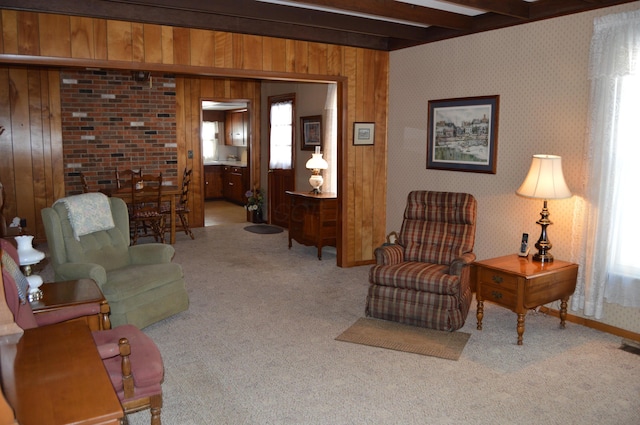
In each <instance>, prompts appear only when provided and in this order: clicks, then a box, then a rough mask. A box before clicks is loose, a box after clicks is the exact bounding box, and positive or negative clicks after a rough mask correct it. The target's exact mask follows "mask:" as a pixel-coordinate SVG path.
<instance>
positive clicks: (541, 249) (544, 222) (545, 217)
mask: <svg viewBox="0 0 640 425" xmlns="http://www.w3.org/2000/svg"><path fill="white" fill-rule="evenodd" d="M536 223H538V224H539V225H540V227H542V231H541V232H540V238H538V242H536V245H535V247H536V248H538V252H537V253H536V254H533V261H540V262H542V263H550V262H552V261H553V255H551V254H550V253H549V250H550V249H551V242H549V239H548V238H547V227H548V226H549V225H550V224H553V223H552V222H551V220H549V210H548V209H547V200H546V199H545V201H544V207H543V208H542V211H541V212H540V220H538V221H536Z"/></svg>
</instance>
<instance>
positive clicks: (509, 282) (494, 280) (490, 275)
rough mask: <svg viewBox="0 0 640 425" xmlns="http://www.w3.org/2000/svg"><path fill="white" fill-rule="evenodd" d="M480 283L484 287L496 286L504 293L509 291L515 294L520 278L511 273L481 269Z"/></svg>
mask: <svg viewBox="0 0 640 425" xmlns="http://www.w3.org/2000/svg"><path fill="white" fill-rule="evenodd" d="M478 281H479V282H481V284H482V285H483V286H484V285H495V286H496V287H498V288H500V290H502V291H509V292H511V293H513V294H515V293H516V292H517V291H518V278H517V277H516V276H514V275H511V274H509V273H503V272H500V271H497V270H491V269H485V268H481V269H480V274H479V279H478Z"/></svg>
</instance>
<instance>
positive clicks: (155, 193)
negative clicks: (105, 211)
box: [129, 173, 165, 245]
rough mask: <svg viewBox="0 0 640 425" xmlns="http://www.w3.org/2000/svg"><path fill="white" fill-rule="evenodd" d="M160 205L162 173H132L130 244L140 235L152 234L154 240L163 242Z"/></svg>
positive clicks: (133, 243) (162, 217) (162, 218)
mask: <svg viewBox="0 0 640 425" xmlns="http://www.w3.org/2000/svg"><path fill="white" fill-rule="evenodd" d="M161 206H162V173H160V174H158V175H157V176H152V175H141V176H136V175H133V178H132V179H131V214H130V216H129V220H130V222H131V226H130V227H131V236H132V242H131V243H132V245H135V244H136V243H137V242H138V237H140V236H153V237H154V239H155V241H156V242H162V243H164V222H165V221H164V218H165V216H164V214H163V213H162V210H161Z"/></svg>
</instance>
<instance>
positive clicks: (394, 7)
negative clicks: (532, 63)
mask: <svg viewBox="0 0 640 425" xmlns="http://www.w3.org/2000/svg"><path fill="white" fill-rule="evenodd" d="M292 2H293V3H305V4H311V5H314V6H324V7H330V8H334V9H342V10H348V11H351V12H358V13H365V14H368V15H375V16H382V17H386V18H392V19H398V20H402V21H409V22H416V23H420V24H423V25H438V26H440V27H444V28H453V29H468V28H471V24H472V19H471V17H470V16H466V15H461V14H459V13H453V12H447V11H445V10H439V9H433V8H430V7H424V6H418V5H414V4H409V3H402V2H399V1H393V0H295V1H294V0H292Z"/></svg>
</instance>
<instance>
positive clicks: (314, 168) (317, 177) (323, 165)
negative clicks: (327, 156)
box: [306, 146, 329, 193]
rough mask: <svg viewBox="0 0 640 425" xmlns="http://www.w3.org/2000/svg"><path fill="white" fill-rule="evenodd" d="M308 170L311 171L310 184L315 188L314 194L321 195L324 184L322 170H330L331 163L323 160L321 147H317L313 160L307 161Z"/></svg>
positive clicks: (312, 156) (312, 155)
mask: <svg viewBox="0 0 640 425" xmlns="http://www.w3.org/2000/svg"><path fill="white" fill-rule="evenodd" d="M306 167H307V169H308V170H311V177H309V184H310V185H311V187H312V188H313V191H312V192H313V193H320V187H321V186H322V183H324V179H323V178H322V174H321V172H320V170H326V169H327V168H329V163H328V162H327V161H325V160H324V159H323V158H322V153H321V152H320V146H316V152H315V153H313V154H311V159H310V160H308V161H307V165H306Z"/></svg>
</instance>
